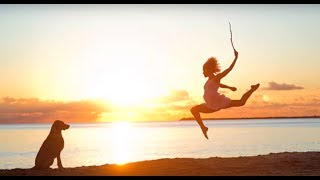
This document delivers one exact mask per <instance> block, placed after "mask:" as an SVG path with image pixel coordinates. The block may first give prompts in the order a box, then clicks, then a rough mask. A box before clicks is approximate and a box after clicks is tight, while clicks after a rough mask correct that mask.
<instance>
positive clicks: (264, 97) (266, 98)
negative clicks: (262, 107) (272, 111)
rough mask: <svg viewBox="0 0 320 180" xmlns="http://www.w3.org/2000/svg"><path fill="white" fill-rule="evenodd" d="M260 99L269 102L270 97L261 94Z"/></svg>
mask: <svg viewBox="0 0 320 180" xmlns="http://www.w3.org/2000/svg"><path fill="white" fill-rule="evenodd" d="M262 100H263V101H264V102H269V101H270V98H269V96H267V95H263V96H262Z"/></svg>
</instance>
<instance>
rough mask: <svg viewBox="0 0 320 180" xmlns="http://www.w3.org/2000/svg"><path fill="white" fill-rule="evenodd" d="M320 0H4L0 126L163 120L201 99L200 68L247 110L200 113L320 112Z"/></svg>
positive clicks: (0, 11) (178, 115)
mask: <svg viewBox="0 0 320 180" xmlns="http://www.w3.org/2000/svg"><path fill="white" fill-rule="evenodd" d="M319 19H320V5H317V4H306V5H293V4H291V5H288V4H283V5H269V4H268V5H250V4H249V5H248V4H241V5H236V4H233V5H227V4H188V5H179V4H176V5H170V4H166V5H165V4H164V5H160V4H158V5H153V4H131V5H121V4H118V5H116V4H103V5H97V4H82V5H73V4H61V5H46V4H42V5H41V4H25V5H23V4H19V5H14V4H2V5H0V23H1V28H0V39H1V41H0V72H1V76H0V84H1V86H0V87H1V88H0V123H13V122H16V123H19V122H20V123H21V122H51V121H53V120H54V119H62V120H65V121H66V122H109V121H168V120H179V119H181V118H185V117H191V116H192V115H191V113H190V111H189V110H190V108H191V107H192V106H194V105H197V104H200V103H203V98H202V96H203V86H204V83H205V82H206V80H207V79H206V78H205V77H204V76H203V74H202V65H203V64H204V63H205V61H206V60H207V59H208V58H209V57H211V56H213V57H216V58H217V59H218V61H219V63H220V66H221V69H222V70H224V69H226V68H228V67H229V65H230V64H231V63H232V61H233V59H234V54H233V49H232V46H231V43H230V31H229V24H228V23H229V22H230V23H231V25H232V35H233V42H234V46H235V48H236V49H237V51H238V52H239V58H238V61H237V63H236V65H235V67H234V69H233V70H232V71H231V72H230V73H229V74H228V75H227V76H226V77H225V78H224V79H223V80H222V83H224V84H227V85H229V86H235V87H237V91H235V92H233V91H230V90H228V89H220V90H219V92H220V93H223V94H225V95H226V96H227V97H230V98H231V99H240V98H241V96H242V94H244V93H245V92H246V91H247V90H248V89H249V88H250V86H251V85H253V84H256V83H260V84H261V86H260V88H259V89H258V90H257V91H256V92H255V93H254V94H253V95H252V96H251V97H250V99H249V100H248V102H247V104H246V105H245V106H242V107H237V108H230V109H225V110H221V111H218V112H216V113H212V114H202V116H203V117H215V118H216V117H218V118H223V117H237V118H238V117H268V116H314V115H318V116H319V115H320V81H319V77H320V76H319V71H318V68H319V67H320V61H319V57H320V45H319V42H320V34H319V32H320V21H319Z"/></svg>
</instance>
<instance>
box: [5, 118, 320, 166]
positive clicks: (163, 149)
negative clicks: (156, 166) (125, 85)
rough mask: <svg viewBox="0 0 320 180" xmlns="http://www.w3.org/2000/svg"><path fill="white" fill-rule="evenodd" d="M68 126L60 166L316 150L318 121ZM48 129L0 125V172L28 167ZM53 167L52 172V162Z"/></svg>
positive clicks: (319, 131) (319, 139) (319, 145)
mask: <svg viewBox="0 0 320 180" xmlns="http://www.w3.org/2000/svg"><path fill="white" fill-rule="evenodd" d="M204 123H205V124H206V125H207V126H208V127H209V131H208V135H209V140H207V139H205V138H204V136H203V135H202V132H201V130H200V128H199V127H198V125H197V123H196V122H195V121H177V122H149V123H141V122H139V123H126V122H119V123H90V124H89V123H88V124H76V123H74V124H72V123H71V124H70V125H71V127H70V129H68V130H66V131H63V137H64V140H65V148H64V149H63V151H62V154H61V158H62V163H63V165H64V166H65V167H78V166H89V165H102V164H114V163H117V164H122V163H127V162H133V161H142V160H150V159H159V158H175V157H190V158H207V157H215V156H219V157H237V156H253V155H259V154H268V153H271V152H272V153H277V152H285V151H287V152H293V151H298V152H305V151H319V149H320V119H274V120H268V119H264V120H229V121H228V120H225V121H220V120H217V121H205V122H204ZM50 126H51V125H50V124H19V125H0V169H13V168H31V167H33V165H34V159H35V156H36V153H37V152H38V150H39V148H40V146H41V144H42V143H43V141H44V139H45V138H46V137H47V135H48V133H49V131H50ZM52 167H53V168H56V167H57V166H56V161H55V162H54V165H53V166H52Z"/></svg>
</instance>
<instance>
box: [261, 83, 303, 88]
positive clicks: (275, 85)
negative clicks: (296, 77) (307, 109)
mask: <svg viewBox="0 0 320 180" xmlns="http://www.w3.org/2000/svg"><path fill="white" fill-rule="evenodd" d="M263 89H265V90H295V89H304V87H302V86H297V85H294V84H285V83H282V84H279V83H276V82H269V86H268V87H266V88H263Z"/></svg>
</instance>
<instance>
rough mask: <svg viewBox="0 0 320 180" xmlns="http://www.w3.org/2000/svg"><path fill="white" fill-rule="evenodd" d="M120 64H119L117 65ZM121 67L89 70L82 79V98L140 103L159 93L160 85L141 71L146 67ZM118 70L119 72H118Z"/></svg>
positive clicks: (124, 103) (131, 104)
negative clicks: (88, 73)
mask: <svg viewBox="0 0 320 180" xmlns="http://www.w3.org/2000/svg"><path fill="white" fill-rule="evenodd" d="M119 66H120V65H119ZM139 68H140V69H138V67H136V68H128V67H122V68H121V71H120V70H118V69H116V68H114V69H113V70H110V69H109V70H108V71H103V72H101V71H100V72H91V73H90V75H87V76H85V78H86V79H83V83H85V84H86V85H87V86H86V89H85V90H82V92H83V96H82V97H84V98H100V99H104V100H106V101H108V102H110V103H111V104H112V105H114V106H119V107H122V106H133V105H142V104H143V103H144V102H145V101H146V100H148V99H152V98H154V97H157V96H159V94H161V93H162V92H161V90H162V89H163V88H162V87H159V86H160V85H159V86H157V85H154V84H152V85H151V83H150V82H151V81H152V79H151V78H150V77H148V75H147V73H144V72H143V69H146V67H143V66H142V67H139ZM119 71H120V72H119Z"/></svg>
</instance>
